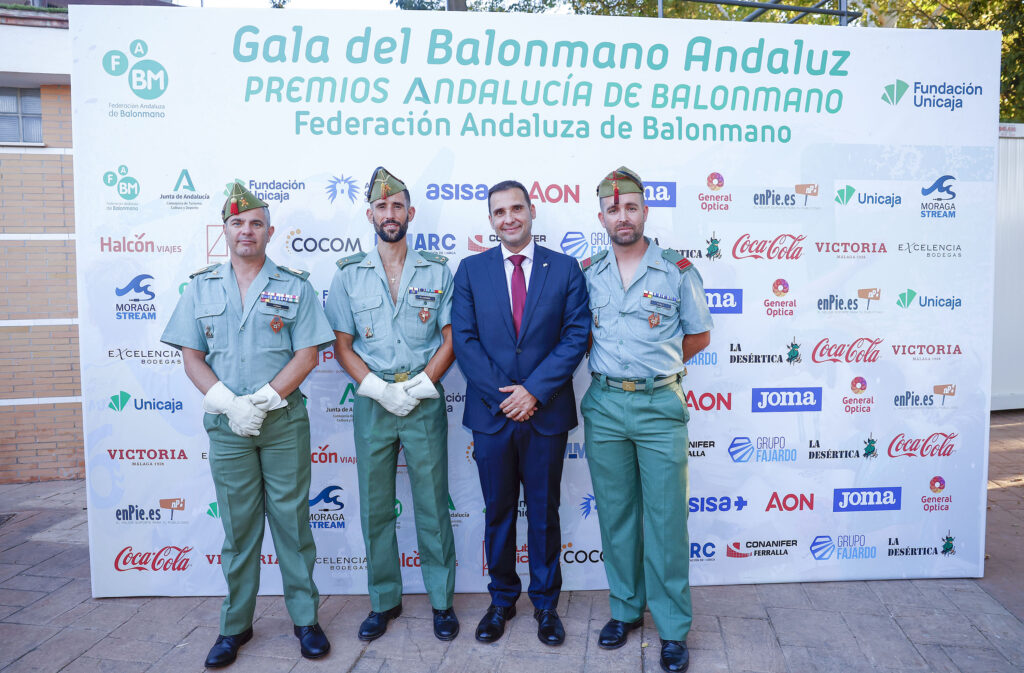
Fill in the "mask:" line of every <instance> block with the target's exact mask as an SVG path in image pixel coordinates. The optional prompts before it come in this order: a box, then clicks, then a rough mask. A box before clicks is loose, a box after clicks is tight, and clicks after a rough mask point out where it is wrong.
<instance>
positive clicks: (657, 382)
mask: <svg viewBox="0 0 1024 673" xmlns="http://www.w3.org/2000/svg"><path fill="white" fill-rule="evenodd" d="M591 376H593V377H594V378H595V379H597V380H598V381H600V382H601V383H604V384H606V385H608V386H609V387H611V388H618V389H619V390H624V391H626V392H627V393H632V392H639V391H643V390H646V389H647V386H648V382H650V383H649V385H650V386H651V390H654V389H655V388H661V387H662V386H667V385H670V384H672V383H675V382H676V381H678V380H679V374H671V375H669V376H655V377H651V378H646V379H619V378H615V377H614V376H605V375H604V374H598V373H597V372H591Z"/></svg>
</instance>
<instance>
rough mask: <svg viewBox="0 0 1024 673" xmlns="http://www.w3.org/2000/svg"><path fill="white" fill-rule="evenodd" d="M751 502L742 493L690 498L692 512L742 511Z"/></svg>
mask: <svg viewBox="0 0 1024 673" xmlns="http://www.w3.org/2000/svg"><path fill="white" fill-rule="evenodd" d="M749 504H750V502H749V501H748V500H747V499H746V498H744V497H743V496H742V495H737V496H728V495H723V496H719V497H716V496H710V497H704V498H699V497H696V496H694V497H692V498H690V503H689V509H690V514H696V513H697V512H741V511H743V508H744V507H746V506H747V505H749Z"/></svg>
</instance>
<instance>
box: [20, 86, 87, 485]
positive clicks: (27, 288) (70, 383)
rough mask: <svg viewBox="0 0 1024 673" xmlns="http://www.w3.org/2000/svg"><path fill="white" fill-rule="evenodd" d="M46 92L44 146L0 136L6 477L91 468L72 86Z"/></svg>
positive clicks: (36, 477)
mask: <svg viewBox="0 0 1024 673" xmlns="http://www.w3.org/2000/svg"><path fill="white" fill-rule="evenodd" d="M40 94H41V99H42V108H43V144H44V147H26V146H19V145H0V287H2V288H3V292H2V293H0V483H10V482H25V481H43V480H48V479H70V478H76V477H83V476H85V462H84V448H83V443H82V405H81V383H80V379H79V358H78V299H77V292H76V283H75V211H74V195H73V186H74V180H73V174H72V171H73V155H72V150H71V91H70V87H68V86H58V85H49V86H47V85H44V86H41V87H40Z"/></svg>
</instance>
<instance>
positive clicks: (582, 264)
mask: <svg viewBox="0 0 1024 673" xmlns="http://www.w3.org/2000/svg"><path fill="white" fill-rule="evenodd" d="M607 254H608V251H607V250H602V251H601V252H599V253H597V254H596V255H593V256H591V257H587V258H586V259H585V260H583V261H582V262H580V268H581V269H583V270H584V271H586V270H587V269H589V268H590V267H591V265H592V264H594V263H595V262H600V261H601V260H602V259H604V258H605V256H606V255H607Z"/></svg>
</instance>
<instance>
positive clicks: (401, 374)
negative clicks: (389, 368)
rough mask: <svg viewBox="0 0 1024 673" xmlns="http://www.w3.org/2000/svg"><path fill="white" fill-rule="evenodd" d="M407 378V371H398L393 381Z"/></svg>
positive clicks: (401, 381) (401, 380)
mask: <svg viewBox="0 0 1024 673" xmlns="http://www.w3.org/2000/svg"><path fill="white" fill-rule="evenodd" d="M408 380H409V372H398V373H397V374H395V383H403V382H405V381H408Z"/></svg>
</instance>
